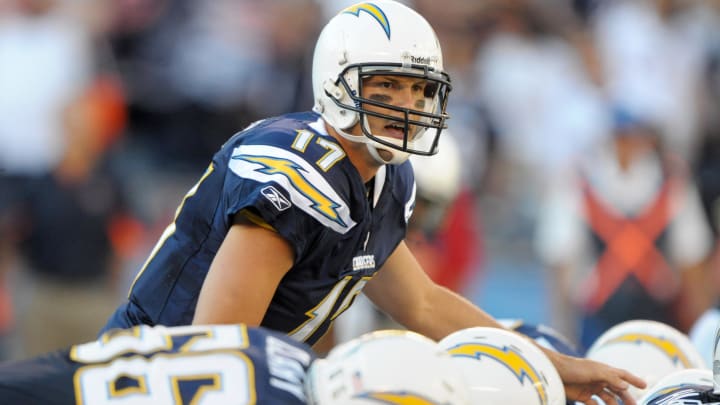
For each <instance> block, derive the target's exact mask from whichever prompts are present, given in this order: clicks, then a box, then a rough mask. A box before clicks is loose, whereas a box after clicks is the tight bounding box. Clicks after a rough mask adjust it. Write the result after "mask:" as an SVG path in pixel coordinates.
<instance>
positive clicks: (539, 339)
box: [499, 319, 583, 357]
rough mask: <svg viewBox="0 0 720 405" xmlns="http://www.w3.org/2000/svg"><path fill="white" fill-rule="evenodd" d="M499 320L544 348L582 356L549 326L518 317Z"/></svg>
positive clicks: (572, 344)
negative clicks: (528, 321) (535, 323)
mask: <svg viewBox="0 0 720 405" xmlns="http://www.w3.org/2000/svg"><path fill="white" fill-rule="evenodd" d="M499 322H500V323H501V324H502V325H503V326H505V327H506V328H508V329H510V330H514V331H516V332H519V333H522V334H523V335H525V336H527V337H529V338H531V339H533V340H535V342H536V343H537V344H539V345H540V346H542V347H544V348H547V349H550V350H554V351H556V352H560V353H562V354H567V355H569V356H575V357H582V356H583V354H582V353H581V352H580V351H579V350H578V349H577V346H576V345H575V344H574V343H572V342H571V341H570V340H569V339H568V338H567V337H565V336H563V335H562V334H560V332H558V331H556V330H555V329H553V328H551V327H549V326H546V325H542V324H540V325H534V324H531V323H527V322H525V321H523V320H520V319H500V320H499Z"/></svg>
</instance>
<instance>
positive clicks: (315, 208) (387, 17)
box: [106, 0, 643, 398]
mask: <svg viewBox="0 0 720 405" xmlns="http://www.w3.org/2000/svg"><path fill="white" fill-rule="evenodd" d="M312 75H313V91H314V97H315V105H314V108H313V111H309V112H300V113H291V114H287V115H283V116H279V117H274V118H269V119H266V120H262V121H259V122H256V123H255V124H253V125H251V126H250V127H249V128H247V129H245V130H244V131H242V132H240V133H238V134H236V135H234V136H233V137H231V138H230V139H229V140H228V141H227V142H226V143H225V144H224V145H223V147H222V148H221V149H220V151H219V152H217V153H216V154H215V156H214V157H213V159H212V162H211V163H210V165H209V166H208V168H207V170H206V171H205V173H204V174H203V175H202V177H201V178H200V179H199V180H198V182H197V184H196V185H195V186H193V187H192V188H191V189H190V191H189V192H188V193H187V195H186V196H185V198H184V199H183V201H182V203H181V204H180V206H179V207H178V209H177V212H176V216H175V219H174V221H173V222H172V223H171V224H170V225H169V226H168V227H167V229H166V230H165V232H164V233H163V234H162V236H161V238H160V240H159V241H158V242H157V244H156V246H155V247H154V248H153V250H152V252H151V253H150V256H149V257H148V259H147V260H146V262H145V264H144V265H143V267H142V268H141V269H140V271H139V273H138V274H137V276H136V278H135V280H134V283H133V285H132V287H131V290H130V293H129V296H128V300H127V301H126V302H125V303H124V304H122V305H121V306H120V307H119V308H118V309H117V310H116V312H115V313H114V314H113V315H112V316H111V319H110V320H109V321H108V323H107V325H106V329H108V328H116V327H120V328H124V327H129V326H132V325H137V324H148V325H169V326H172V325H184V324H188V323H194V324H218V323H245V324H248V325H262V326H266V327H269V328H271V329H275V330H279V331H282V332H285V333H287V334H288V335H289V336H291V337H293V338H295V339H296V340H299V341H303V342H307V343H309V344H313V343H315V342H316V341H317V340H318V339H319V338H320V337H321V336H322V335H323V334H324V333H325V332H326V331H327V329H328V327H329V325H330V324H331V322H332V321H333V320H334V319H335V318H337V317H338V316H339V315H340V314H341V313H342V312H343V311H344V310H345V309H347V308H348V307H349V306H350V305H351V304H352V302H353V299H354V298H355V296H356V295H357V294H358V293H360V291H363V290H364V292H365V293H366V295H367V296H368V297H369V298H370V299H371V300H372V301H373V302H374V303H375V304H376V305H377V306H378V307H379V308H380V309H382V310H383V311H385V312H386V313H388V314H389V315H390V316H392V317H393V318H394V319H395V320H397V321H398V322H400V323H401V324H402V325H404V326H405V327H407V328H408V329H410V330H414V331H416V332H418V333H421V334H423V335H426V336H428V337H430V338H432V339H440V338H442V337H444V336H445V335H447V334H449V333H451V332H453V331H455V330H458V329H461V328H464V327H469V326H476V325H485V326H497V327H499V324H497V322H495V321H494V319H493V318H492V317H490V316H489V315H488V314H486V313H485V312H484V311H482V310H481V309H479V308H477V307H476V306H474V305H473V304H472V303H470V302H469V301H467V300H465V299H463V298H461V297H460V296H459V295H457V294H455V293H452V292H451V291H450V290H448V289H445V288H442V287H439V286H438V285H436V284H435V283H433V282H432V281H431V280H430V279H429V278H428V276H427V275H426V273H425V272H424V271H423V269H422V268H421V267H420V265H418V263H417V261H416V260H415V259H414V257H413V255H412V253H410V251H409V249H408V247H407V246H406V244H405V242H404V241H403V239H404V237H405V233H406V229H407V222H408V219H409V218H410V216H411V214H412V211H413V207H414V203H415V185H414V181H413V173H412V167H411V165H410V163H409V162H407V161H406V160H407V158H408V156H409V155H410V154H419V155H432V154H434V153H435V152H436V151H437V145H438V139H439V136H440V134H441V132H442V130H443V129H444V128H445V127H446V120H447V118H448V115H447V113H446V111H445V108H446V105H447V102H448V93H449V92H450V87H451V86H450V78H449V76H448V74H447V73H445V71H444V70H443V60H442V52H441V50H440V45H439V41H438V38H437V36H436V35H435V32H434V31H433V29H432V27H431V26H430V25H429V23H428V22H427V21H426V20H425V19H424V18H423V17H422V16H421V15H420V14H418V13H417V12H415V11H414V10H412V9H411V8H409V7H407V6H404V5H402V4H401V3H398V2H395V1H392V0H377V1H373V2H367V3H358V4H355V5H352V6H350V7H348V8H346V9H344V10H342V11H340V13H339V14H337V15H336V16H335V17H333V18H332V19H331V20H330V21H329V22H328V23H327V25H326V26H325V27H324V28H323V30H322V32H321V33H320V36H319V39H318V40H317V43H316V46H315V54H314V57H313V68H312ZM424 137H429V140H430V141H429V142H420V139H421V138H424ZM549 355H550V356H552V357H551V358H552V359H553V361H554V362H555V364H556V366H558V370H559V371H560V374H561V376H562V377H563V378H564V381H565V383H566V388H567V389H568V392H569V393H570V396H571V397H572V396H576V397H578V398H589V395H590V394H592V393H593V392H595V391H598V390H602V389H603V388H610V389H612V390H615V391H616V392H617V393H618V394H620V395H623V393H625V392H626V389H627V387H628V383H630V384H637V385H643V382H642V380H640V379H638V378H637V377H635V376H633V375H631V374H629V373H627V372H625V371H622V370H618V369H615V368H611V367H607V366H605V365H602V364H600V363H596V362H590V361H587V360H583V359H577V358H571V357H566V356H562V355H560V354H555V353H553V354H549Z"/></svg>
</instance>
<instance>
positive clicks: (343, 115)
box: [321, 79, 359, 130]
mask: <svg viewBox="0 0 720 405" xmlns="http://www.w3.org/2000/svg"><path fill="white" fill-rule="evenodd" d="M323 90H324V91H325V94H326V95H327V99H328V100H329V101H326V102H327V103H328V104H330V105H325V102H323V103H321V107H322V109H323V112H324V113H325V114H326V115H328V116H330V117H331V120H332V123H333V125H334V126H336V127H337V128H339V129H341V130H345V129H348V128H350V127H352V126H353V125H355V124H356V123H357V122H358V120H359V114H358V113H356V112H354V111H351V110H348V109H345V108H342V107H340V106H338V105H337V104H336V103H337V102H340V103H343V104H347V103H351V102H352V99H351V98H350V97H349V95H348V94H347V91H345V89H344V88H343V87H342V86H339V85H337V84H335V83H333V81H332V80H330V79H328V80H325V83H324V84H323Z"/></svg>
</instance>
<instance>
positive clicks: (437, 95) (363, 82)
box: [326, 63, 451, 163]
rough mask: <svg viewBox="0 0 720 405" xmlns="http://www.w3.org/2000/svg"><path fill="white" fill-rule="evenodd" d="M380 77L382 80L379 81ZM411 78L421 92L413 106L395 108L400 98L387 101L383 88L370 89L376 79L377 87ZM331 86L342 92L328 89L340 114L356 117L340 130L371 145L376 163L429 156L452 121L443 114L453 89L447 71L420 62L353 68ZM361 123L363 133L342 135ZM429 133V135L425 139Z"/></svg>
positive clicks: (364, 65) (345, 70)
mask: <svg viewBox="0 0 720 405" xmlns="http://www.w3.org/2000/svg"><path fill="white" fill-rule="evenodd" d="M379 76H382V78H378V77H379ZM408 78H409V79H410V81H409V83H410V84H409V85H410V86H413V88H414V87H415V86H417V89H413V91H415V92H422V93H421V94H422V96H421V97H419V99H418V100H417V102H416V104H415V105H413V106H412V108H408V107H407V106H404V107H401V106H397V105H394V104H393V101H396V100H383V99H384V98H386V97H385V95H383V94H382V93H383V91H382V90H377V89H375V88H370V86H368V85H367V83H373V81H375V82H374V83H376V84H377V81H378V80H379V81H380V82H381V85H384V84H385V83H386V82H387V84H388V85H394V84H393V83H403V84H402V85H408V84H407V83H408ZM414 79H417V81H414ZM332 87H335V89H336V90H340V92H337V91H336V92H332V91H327V89H326V96H327V97H328V98H329V99H330V100H332V102H333V103H335V105H336V106H337V107H338V108H340V109H341V111H342V110H344V111H342V112H343V113H345V114H347V113H349V114H352V115H354V116H355V118H354V119H353V120H351V121H348V122H350V123H351V124H352V125H349V126H347V127H345V128H336V130H339V131H338V132H340V134H341V135H343V136H345V137H346V138H348V139H350V140H352V141H355V142H363V143H366V144H368V148H369V149H370V152H371V154H373V157H375V158H376V160H379V161H380V162H381V163H401V162H402V161H404V160H405V159H407V157H408V154H417V155H424V156H429V155H434V154H435V153H436V152H437V148H438V146H437V145H438V140H439V136H440V133H441V132H442V130H443V129H445V128H446V127H447V124H446V120H447V119H448V118H449V117H448V115H447V113H446V111H445V110H446V107H447V100H448V93H449V92H450V90H451V85H450V78H449V76H448V75H447V74H446V73H444V72H437V71H435V70H434V69H433V68H431V67H429V66H427V65H420V64H400V63H362V64H353V65H349V66H347V67H346V68H345V69H344V70H343V71H342V73H341V74H340V75H339V76H338V79H337V81H336V83H334V86H332ZM333 93H334V94H333ZM338 93H339V94H338ZM386 93H391V91H387V92H386ZM338 95H339V96H340V97H338ZM388 98H389V97H388ZM384 101H389V102H384ZM371 120H373V121H374V122H375V123H378V122H380V124H378V125H382V126H383V127H385V129H380V130H379V131H378V128H377V127H376V128H375V131H373V129H372V128H371V122H370V121H371ZM358 123H359V126H360V128H361V131H362V134H363V135H360V136H358V135H351V134H348V133H346V132H344V131H342V129H347V128H351V127H352V126H354V125H355V124H358ZM379 132H386V133H385V134H381V133H379ZM393 132H395V133H394V134H393ZM427 133H429V134H430V137H427V138H426V135H427ZM390 134H391V135H390ZM421 139H422V142H420V141H421ZM378 149H379V150H381V151H382V150H386V151H388V152H392V155H393V158H392V159H390V160H388V159H385V158H384V157H380V156H379V154H378V152H377V150H378ZM373 152H374V153H373Z"/></svg>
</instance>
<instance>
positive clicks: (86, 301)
mask: <svg viewBox="0 0 720 405" xmlns="http://www.w3.org/2000/svg"><path fill="white" fill-rule="evenodd" d="M12 6H13V7H12V8H11V10H10V11H9V13H8V14H7V15H5V16H2V17H0V18H3V21H2V23H0V60H2V63H0V94H2V95H3V96H2V97H0V167H1V168H2V170H3V174H2V176H0V188H1V189H2V192H0V195H1V196H2V198H0V240H1V241H2V242H0V245H2V246H0V251H2V253H3V260H1V261H0V275H2V276H4V277H7V278H4V279H3V280H2V281H0V289H1V288H2V286H3V285H4V284H6V283H7V284H8V285H10V288H9V290H10V291H11V292H12V295H13V298H14V300H13V301H12V302H14V303H15V304H16V305H17V306H16V308H11V309H10V310H8V305H7V303H8V302H10V301H9V300H8V299H6V298H7V296H2V294H0V332H2V331H3V330H6V329H7V327H6V325H3V324H2V322H3V321H4V322H6V323H7V322H9V321H8V319H10V318H9V317H8V316H7V314H13V313H14V314H15V315H16V316H15V322H16V330H15V331H14V332H15V333H17V335H18V336H19V347H17V345H16V346H15V347H13V348H12V351H11V352H9V353H7V354H5V356H6V357H24V356H30V355H35V354H39V353H42V352H46V351H49V350H53V349H55V348H58V347H62V346H66V345H68V344H72V343H76V342H78V341H83V340H87V339H91V338H92V337H93V336H95V333H96V331H97V329H98V327H99V326H100V325H101V324H102V322H103V320H104V319H105V318H106V317H107V315H108V313H110V312H111V311H112V309H113V307H114V303H115V302H116V301H117V297H116V290H115V289H114V286H113V268H114V266H116V265H117V264H118V260H119V255H120V254H123V252H127V251H128V250H129V249H132V244H133V239H134V238H135V237H134V234H135V233H137V232H138V230H140V229H141V227H140V226H138V224H137V223H136V222H134V219H132V216H131V215H130V214H129V211H128V209H127V207H126V206H125V197H124V195H123V194H124V191H123V187H122V184H121V179H122V174H120V173H118V172H117V168H115V167H114V166H113V165H112V161H111V159H109V156H108V150H110V148H111V146H113V145H115V144H116V141H117V138H118V136H119V135H120V134H121V133H122V130H123V128H124V125H125V122H126V111H125V104H124V95H123V92H122V87H121V84H120V83H119V82H118V81H117V80H116V78H115V77H114V76H113V74H112V72H111V71H108V70H107V68H108V66H110V65H109V64H108V62H110V61H109V60H108V58H107V56H108V55H106V54H102V55H101V54H100V53H98V52H99V50H100V48H99V46H101V43H100V40H101V37H100V36H98V33H96V32H92V31H91V30H90V28H89V27H88V26H86V25H83V24H81V23H80V22H81V20H79V19H78V18H77V17H78V16H76V15H73V14H70V13H69V10H71V8H68V7H67V6H68V3H67V2H64V1H55V0H18V1H15V2H14V3H13V4H12ZM5 255H7V256H5ZM13 270H17V271H15V272H12V271H13Z"/></svg>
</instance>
